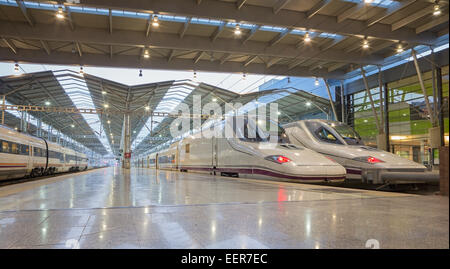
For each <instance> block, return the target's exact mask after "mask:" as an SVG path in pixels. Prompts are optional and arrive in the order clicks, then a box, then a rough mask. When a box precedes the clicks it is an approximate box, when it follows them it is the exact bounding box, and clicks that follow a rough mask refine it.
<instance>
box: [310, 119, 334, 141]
mask: <svg viewBox="0 0 450 269" xmlns="http://www.w3.org/2000/svg"><path fill="white" fill-rule="evenodd" d="M306 126H307V127H308V129H309V130H310V131H311V133H312V134H313V135H314V136H315V137H316V138H317V139H319V140H320V141H323V142H327V143H332V144H342V143H341V141H339V139H338V138H337V137H336V136H335V135H334V134H332V133H331V132H330V130H328V129H327V128H325V127H324V126H323V125H322V124H321V123H318V122H306Z"/></svg>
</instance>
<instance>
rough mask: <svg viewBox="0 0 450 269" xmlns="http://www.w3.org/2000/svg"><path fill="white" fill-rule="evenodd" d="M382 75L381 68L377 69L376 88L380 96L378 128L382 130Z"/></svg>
mask: <svg viewBox="0 0 450 269" xmlns="http://www.w3.org/2000/svg"><path fill="white" fill-rule="evenodd" d="M382 75H383V73H382V72H381V68H380V67H378V88H379V94H380V102H379V103H380V118H381V120H380V126H381V128H383V126H384V109H383V78H382Z"/></svg>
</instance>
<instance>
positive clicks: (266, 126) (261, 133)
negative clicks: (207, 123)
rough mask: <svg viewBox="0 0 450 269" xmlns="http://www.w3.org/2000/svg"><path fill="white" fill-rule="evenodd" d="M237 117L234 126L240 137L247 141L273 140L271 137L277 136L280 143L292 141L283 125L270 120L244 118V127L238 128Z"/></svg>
mask: <svg viewBox="0 0 450 269" xmlns="http://www.w3.org/2000/svg"><path fill="white" fill-rule="evenodd" d="M236 126H237V125H236V119H235V122H234V128H235V132H236V135H237V136H238V138H239V139H241V140H242V141H246V142H271V141H272V140H271V139H270V137H274V136H276V137H277V140H276V142H277V143H278V144H286V143H290V141H289V138H288V136H287V135H286V132H285V130H284V128H283V127H281V126H280V125H279V124H277V123H276V122H273V121H270V120H266V121H264V120H258V121H255V120H253V119H244V121H243V126H242V128H239V127H238V128H236Z"/></svg>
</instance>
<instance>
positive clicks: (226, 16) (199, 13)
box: [73, 0, 437, 45]
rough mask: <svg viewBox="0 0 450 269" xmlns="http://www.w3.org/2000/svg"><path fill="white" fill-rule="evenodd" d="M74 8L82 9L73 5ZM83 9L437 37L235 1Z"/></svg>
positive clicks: (411, 38) (100, 1) (96, 0)
mask: <svg viewBox="0 0 450 269" xmlns="http://www.w3.org/2000/svg"><path fill="white" fill-rule="evenodd" d="M73 5H75V6H80V5H77V4H73ZM82 6H86V7H99V8H105V7H107V8H113V9H120V10H134V11H138V12H157V13H162V14H163V13H166V14H172V15H174V14H176V15H178V16H187V17H200V18H211V19H219V20H228V21H245V22H246V23H251V24H258V25H274V26H279V27H285V28H288V27H296V28H307V29H311V30H314V31H320V32H328V33H337V34H342V35H353V36H368V37H373V38H381V39H386V40H393V41H399V40H400V41H402V42H405V43H418V44H423V45H432V44H433V42H434V41H435V39H436V38H437V36H436V35H435V34H434V33H429V32H427V33H423V35H416V34H415V32H414V31H413V30H411V29H406V28H405V29H399V30H398V31H396V32H395V33H393V32H391V31H390V29H391V26H390V25H388V24H382V23H376V24H374V25H373V26H372V27H370V28H367V23H366V22H365V21H360V20H351V19H347V20H346V21H345V23H336V17H335V16H331V15H323V14H316V15H314V17H313V18H312V19H308V18H307V16H306V13H307V12H300V11H295V10H288V9H281V10H280V11H279V12H278V13H277V14H274V9H273V7H263V6H256V5H255V6H254V5H246V6H245V8H241V9H240V10H239V11H238V12H236V2H235V1H205V2H203V3H202V4H201V5H192V2H191V1H186V0H153V1H141V0H127V1H123V0H83V1H82Z"/></svg>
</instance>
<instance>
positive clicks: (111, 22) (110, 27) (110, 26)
mask: <svg viewBox="0 0 450 269" xmlns="http://www.w3.org/2000/svg"><path fill="white" fill-rule="evenodd" d="M112 32H113V16H112V13H111V9H109V33H110V34H112Z"/></svg>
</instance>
